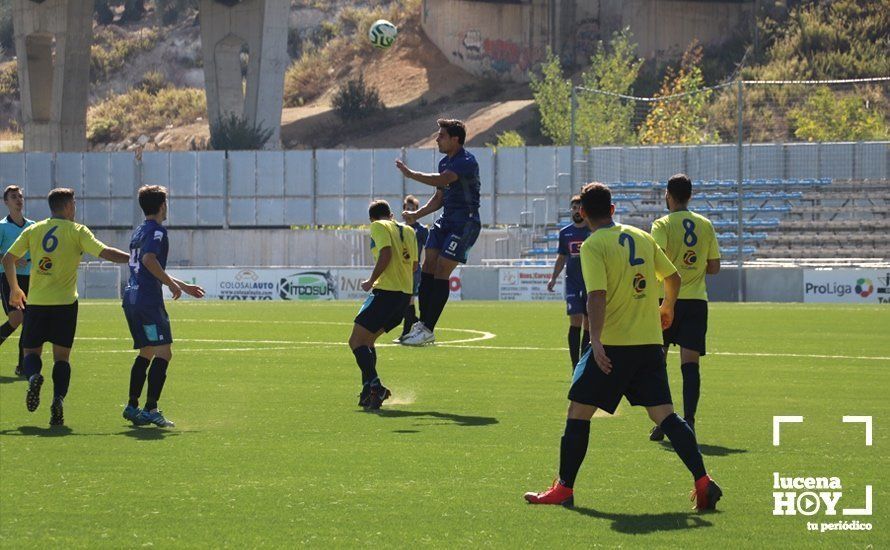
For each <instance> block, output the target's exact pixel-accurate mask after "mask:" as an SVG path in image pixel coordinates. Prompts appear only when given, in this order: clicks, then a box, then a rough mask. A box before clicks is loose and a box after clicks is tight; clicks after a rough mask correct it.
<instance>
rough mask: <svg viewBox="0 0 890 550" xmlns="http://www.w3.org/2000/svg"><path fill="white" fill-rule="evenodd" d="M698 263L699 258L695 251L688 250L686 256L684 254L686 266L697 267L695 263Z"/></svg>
mask: <svg viewBox="0 0 890 550" xmlns="http://www.w3.org/2000/svg"><path fill="white" fill-rule="evenodd" d="M696 261H698V256H696V254H695V250H687V251H686V253H685V254H683V263H684V264H686V265H690V266H691V265H695V262H696Z"/></svg>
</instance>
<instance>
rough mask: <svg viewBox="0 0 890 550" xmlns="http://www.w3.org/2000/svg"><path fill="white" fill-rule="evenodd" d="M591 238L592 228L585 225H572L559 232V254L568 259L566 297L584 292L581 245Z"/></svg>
mask: <svg viewBox="0 0 890 550" xmlns="http://www.w3.org/2000/svg"><path fill="white" fill-rule="evenodd" d="M589 236H590V228H589V227H587V225H586V224H585V225H584V226H583V227H577V226H575V224H573V223H570V224H569V225H567V226H565V227H563V228H562V229H560V230H559V250H558V253H559V254H562V255H563V256H565V257H566V295H567V296H568V295H572V294H577V293H579V292H583V291H584V277H583V276H582V275H581V245H582V244H584V241H585V240H586V239H587V237H589Z"/></svg>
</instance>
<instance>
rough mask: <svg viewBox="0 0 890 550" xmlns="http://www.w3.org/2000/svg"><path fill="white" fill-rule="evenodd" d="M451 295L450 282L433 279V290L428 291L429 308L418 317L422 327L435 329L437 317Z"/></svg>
mask: <svg viewBox="0 0 890 550" xmlns="http://www.w3.org/2000/svg"><path fill="white" fill-rule="evenodd" d="M450 295H451V282H450V281H449V280H448V279H434V280H433V289H432V290H431V291H430V298H429V301H430V306H429V307H428V308H426V309H425V310H424V311H423V312H422V313H421V316H420V320H421V321H423V324H424V326H426V328H428V329H430V330H433V329H435V328H436V323H438V322H439V317H441V315H442V311H443V310H444V309H445V304H446V303H448V297H449V296H450Z"/></svg>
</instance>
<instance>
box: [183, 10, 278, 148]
mask: <svg viewBox="0 0 890 550" xmlns="http://www.w3.org/2000/svg"><path fill="white" fill-rule="evenodd" d="M289 7H290V2H289V1H287V0H200V10H201V11H200V14H201V48H202V50H203V53H204V81H205V89H206V92H207V118H208V120H209V121H211V122H212V121H214V120H216V119H218V118H220V117H222V116H225V115H227V114H228V113H236V114H238V115H239V116H245V117H246V118H247V121H248V122H250V123H252V124H259V125H261V126H262V127H263V128H267V129H268V128H271V129H272V131H273V133H272V137H271V138H269V141H268V142H267V143H266V148H267V149H278V148H280V147H281V109H282V106H283V96H284V72H285V71H286V70H287V67H288V64H289V63H290V57H289V56H288V54H287V23H288V16H289ZM245 47H246V52H247V55H248V60H249V61H248V65H247V86H246V90H245V88H244V86H243V84H242V78H241V51H242V48H245Z"/></svg>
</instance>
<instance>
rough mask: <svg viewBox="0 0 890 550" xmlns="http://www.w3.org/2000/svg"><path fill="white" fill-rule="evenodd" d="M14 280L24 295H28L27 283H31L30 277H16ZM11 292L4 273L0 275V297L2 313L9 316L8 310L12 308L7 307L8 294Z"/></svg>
mask: <svg viewBox="0 0 890 550" xmlns="http://www.w3.org/2000/svg"><path fill="white" fill-rule="evenodd" d="M15 278H16V279H18V281H19V287H21V289H22V290H24V291H25V294H26V295H27V294H28V286H29V285H28V283H29V282H30V281H31V277H29V276H28V275H16V276H15ZM11 292H12V289H11V288H9V281H7V280H6V273H0V295H2V299H3V313H5V314H7V315H9V312H10V310H12V306H10V305H9V294H10V293H11Z"/></svg>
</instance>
